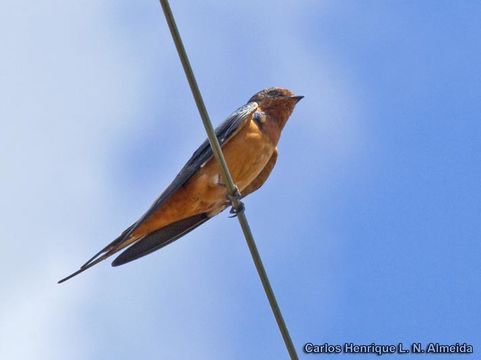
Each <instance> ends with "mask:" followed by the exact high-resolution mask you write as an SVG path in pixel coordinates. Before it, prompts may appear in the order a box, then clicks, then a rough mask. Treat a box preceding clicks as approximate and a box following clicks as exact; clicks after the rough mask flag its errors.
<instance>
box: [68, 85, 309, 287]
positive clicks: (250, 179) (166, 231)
mask: <svg viewBox="0 0 481 360" xmlns="http://www.w3.org/2000/svg"><path fill="white" fill-rule="evenodd" d="M302 98H303V96H295V95H294V94H293V93H292V92H291V91H289V90H287V89H282V88H276V87H273V88H268V89H264V90H262V91H259V92H258V93H256V94H255V95H254V96H252V97H251V98H250V99H249V101H248V102H247V104H245V105H243V106H241V107H240V108H239V109H237V110H236V111H235V112H233V113H232V114H231V115H230V116H229V117H228V118H227V119H226V120H225V121H224V122H223V123H222V124H221V125H220V126H219V127H217V128H216V130H215V133H216V136H217V139H218V140H219V143H220V145H221V146H222V151H223V153H224V157H225V159H226V162H227V165H228V167H229V169H230V171H231V174H232V177H233V179H234V182H235V184H236V186H237V188H238V190H239V193H240V196H241V197H245V196H247V195H249V194H250V193H252V192H254V191H256V190H257V189H259V188H260V187H261V186H262V185H263V184H264V182H265V181H266V180H267V178H268V177H269V175H270V173H271V171H272V169H273V168H274V165H275V164H276V160H277V143H278V142H279V138H280V135H281V131H282V129H283V128H284V125H285V124H286V122H287V120H288V118H289V116H290V115H291V113H292V111H293V110H294V107H295V106H296V104H297V103H298V102H299V101H300V100H301V99H302ZM230 203H231V202H230V200H229V197H228V194H227V189H226V186H225V184H224V183H223V182H222V176H221V173H220V168H219V165H218V163H217V161H216V160H215V158H214V157H213V153H212V149H211V147H210V144H209V142H208V141H207V140H206V141H204V143H202V145H200V147H199V148H198V149H197V150H196V151H195V152H194V154H193V155H192V157H191V158H190V159H189V161H187V164H185V166H184V167H183V168H182V169H181V170H180V172H179V174H178V175H177V176H176V177H175V179H174V181H172V183H171V184H170V185H169V186H168V187H167V189H165V191H164V192H163V193H162V194H161V195H160V197H159V198H158V199H157V200H156V201H155V202H154V203H153V204H152V206H151V207H150V208H149V209H148V210H147V212H146V213H145V214H144V215H143V216H142V217H141V218H140V219H139V220H138V221H136V222H135V223H134V224H132V225H131V226H129V227H128V228H127V229H126V230H125V231H124V232H122V234H120V236H119V237H118V238H116V239H115V240H114V241H112V242H111V243H110V244H108V245H107V246H106V247H104V248H103V249H102V250H100V251H99V252H98V253H97V254H95V255H94V256H93V257H92V258H91V259H90V260H89V261H87V262H86V263H85V264H84V265H82V266H81V267H80V269H79V270H77V271H76V272H74V273H73V274H71V275H69V276H67V277H66V278H64V279H62V280H60V281H59V283H62V282H64V281H66V280H68V279H70V278H72V277H74V276H75V275H78V274H80V273H81V272H83V271H85V270H87V269H88V268H90V267H92V266H94V265H96V264H98V263H99V262H101V261H103V260H105V259H106V258H108V257H109V256H111V255H113V254H115V253H117V252H118V251H120V250H122V249H125V248H127V249H126V250H124V251H123V252H122V253H121V254H120V255H119V256H118V257H117V258H116V259H115V260H114V261H113V262H112V266H118V265H123V264H125V263H128V262H130V261H132V260H136V259H138V258H140V257H142V256H144V255H147V254H150V253H151V252H153V251H155V250H158V249H160V248H161V247H163V246H165V245H167V244H170V243H171V242H173V241H175V240H177V239H179V238H180V237H182V236H184V235H185V234H187V233H189V232H190V231H192V230H194V229H195V228H196V227H198V226H199V225H202V224H203V223H205V222H206V221H207V220H209V219H211V218H212V217H214V216H216V215H217V214H219V213H220V212H222V211H223V210H224V209H225V208H226V207H228V206H229V205H230Z"/></svg>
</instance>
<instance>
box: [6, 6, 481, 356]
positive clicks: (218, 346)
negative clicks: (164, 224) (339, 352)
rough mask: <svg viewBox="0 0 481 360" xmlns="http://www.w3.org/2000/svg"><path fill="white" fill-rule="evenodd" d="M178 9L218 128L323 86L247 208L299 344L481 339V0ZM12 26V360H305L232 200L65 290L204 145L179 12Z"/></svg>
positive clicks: (114, 13)
mask: <svg viewBox="0 0 481 360" xmlns="http://www.w3.org/2000/svg"><path fill="white" fill-rule="evenodd" d="M171 5H172V8H173V11H174V14H175V15H176V18H177V22H178V26H179V28H180V31H181V34H182V35H183V38H184V42H185V45H186V48H187V51H188V53H189V55H190V58H191V62H192V65H193V67H194V70H195V72H196V74H197V79H198V82H199V85H200V88H201V90H202V91H203V94H204V99H205V102H206V105H207V108H208V110H209V113H210V115H211V118H212V120H213V121H214V123H215V124H218V123H220V122H221V121H222V120H223V119H224V118H225V117H226V116H227V115H228V114H229V113H230V112H231V111H233V110H234V109H235V108H237V107H238V106H240V105H242V104H243V103H245V102H246V101H247V99H249V98H250V96H252V95H253V94H254V93H255V92H257V91H258V90H260V89H262V88H265V87H269V86H283V87H287V88H289V89H292V90H293V91H294V92H296V93H297V94H301V95H305V99H304V100H303V101H302V102H300V103H299V105H298V107H297V109H296V110H295V112H294V114H293V116H292V117H291V119H290V121H289V123H288V124H287V126H286V128H285V130H284V133H283V136H282V139H281V142H280V145H279V160H278V164H277V167H276V168H275V170H274V171H273V173H272V175H271V178H270V179H269V181H268V182H267V183H266V185H265V186H264V187H263V188H262V190H260V191H259V192H257V193H256V194H254V195H252V196H251V197H250V198H248V199H247V200H246V207H247V216H248V218H249V220H250V223H251V227H252V229H253V232H254V234H255V237H256V240H257V244H258V247H259V250H260V252H261V254H262V256H263V259H264V264H265V266H266V269H267V272H268V274H269V275H270V279H271V283H272V285H273V287H274V289H275V291H276V294H277V297H278V301H279V304H280V306H281V308H282V310H283V313H284V317H285V319H286V322H287V324H288V326H289V329H290V332H291V335H292V338H293V341H294V343H295V344H296V346H297V348H298V351H299V354H300V355H301V357H309V356H307V355H304V354H302V351H301V349H302V346H303V344H304V343H306V342H313V343H319V344H323V343H325V342H329V343H333V344H339V343H341V344H342V343H344V342H355V343H360V344H363V343H371V342H376V343H380V344H386V343H388V344H390V343H398V342H405V343H410V342H424V343H426V342H429V341H435V342H442V343H456V342H468V343H471V344H473V345H474V347H475V353H478V354H479V351H480V350H479V349H480V347H481V339H480V336H479V329H480V328H481V310H480V307H479V299H480V298H481V287H480V286H479V285H480V281H479V279H480V274H481V265H480V261H479V258H480V255H481V244H480V238H481V226H480V224H481V191H480V184H481V167H480V163H481V122H480V113H481V65H480V64H481V43H480V41H479V39H480V38H481V27H480V26H479V18H480V17H481V4H479V3H478V2H475V1H463V2H461V1H460V2H449V1H423V2H420V1H363V2H358V1H296V2H275V1H263V2H253V1H243V2H239V3H227V2H216V1H199V2H190V1H175V2H174V1H173V2H172V4H171ZM0 34H1V35H0V39H1V41H0V44H1V45H0V46H1V49H2V56H1V57H0V68H1V71H0V84H1V85H0V96H1V99H2V101H1V106H0V122H1V131H0V149H1V151H0V165H1V169H2V180H1V182H2V190H1V197H2V202H1V203H0V214H1V219H2V229H3V234H2V235H3V236H2V238H3V240H2V241H0V254H1V258H2V259H1V262H0V270H1V274H2V292H1V293H0V348H1V349H2V353H3V354H4V356H5V358H8V359H33V358H35V359H66V358H68V359H104V358H116V359H131V358H133V357H136V358H137V357H139V358H144V359H158V358H165V359H213V358H219V359H246V358H255V359H274V358H275V359H282V358H287V355H286V352H285V349H284V347H283V343H282V339H281V337H280V335H279V333H278V330H277V328H276V325H275V321H274V319H273V316H272V315H271V313H270V309H269V306H268V303H267V300H266V299H265V296H264V293H263V291H262V288H261V285H260V282H259V280H258V278H257V274H256V272H255V268H254V266H253V263H252V260H251V259H250V255H249V252H248V250H247V246H246V244H245V241H244V239H243V237H242V235H241V231H240V229H239V226H238V224H237V221H235V220H232V219H229V218H228V217H227V214H221V215H220V216H219V217H218V218H216V219H215V220H212V221H210V222H209V223H207V224H205V225H204V226H202V227H201V228H199V229H197V230H196V231H195V232H193V233H192V234H189V235H188V236H186V237H184V238H182V239H181V240H179V241H177V242H175V243H174V244H172V245H170V246H168V247H166V248H165V249H163V250H162V251H159V252H156V253H155V254H152V255H150V256H148V257H146V258H143V259H142V260H140V261H137V262H134V263H131V264H128V265H126V266H123V267H120V268H111V267H110V266H109V263H105V264H102V265H99V266H97V267H96V268H94V269H91V270H90V271H88V272H87V273H85V274H83V275H82V276H80V277H77V278H75V279H74V280H71V281H69V282H67V283H65V284H64V285H62V286H59V285H57V284H56V281H57V280H58V279H59V278H60V277H62V276H64V275H66V274H67V273H69V272H70V271H72V270H75V269H76V268H77V267H78V266H79V265H80V264H82V263H83V262H84V261H85V260H87V259H88V258H89V257H90V256H91V255H93V254H94V253H95V252H96V251H97V250H99V249H100V248H101V247H102V246H103V245H105V244H106V243H107V242H109V241H110V240H112V239H113V238H115V237H116V236H117V235H118V233H119V232H121V231H122V230H123V229H124V228H125V227H126V226H128V225H129V224H130V223H131V222H132V221H134V220H135V219H136V218H137V217H138V216H139V215H141V214H142V213H143V211H144V210H145V209H146V208H147V207H148V206H149V205H150V204H151V203H152V202H153V200H154V199H155V198H156V197H157V196H158V195H159V194H160V192H161V191H162V190H163V189H164V188H165V186H167V185H168V184H169V182H170V181H171V180H172V178H173V177H174V176H175V174H176V173H177V171H178V170H179V169H180V168H181V166H182V165H183V163H184V162H185V161H186V160H187V159H188V157H189V156H190V155H191V154H192V152H193V151H194V150H195V148H196V147H197V146H198V144H200V142H201V141H203V139H204V138H205V134H204V130H203V127H202V124H201V121H200V119H199V116H198V114H197V110H196V108H195V106H194V102H193V100H192V98H191V95H190V92H189V89H188V86H187V82H186V80H185V77H184V74H183V72H182V69H181V66H180V63H179V61H178V59H177V54H176V52H175V49H174V46H173V44H172V41H171V39H170V34H169V33H168V30H167V26H166V24H165V20H164V18H163V15H162V13H161V9H160V5H159V4H158V3H157V2H155V1H137V2H135V3H132V2H127V1H102V2H94V1H84V2H80V3H79V2H76V3H71V2H69V3H67V2H58V1H47V2H43V3H40V2H33V1H24V2H15V1H5V2H2V4H1V5H0ZM333 357H336V356H334V355H333ZM337 357H339V356H337ZM388 357H390V358H395V357H396V356H388ZM343 358H348V357H343ZM402 358H404V357H402ZM453 358H454V357H453ZM467 358H468V359H470V358H476V354H474V355H471V356H468V357H467Z"/></svg>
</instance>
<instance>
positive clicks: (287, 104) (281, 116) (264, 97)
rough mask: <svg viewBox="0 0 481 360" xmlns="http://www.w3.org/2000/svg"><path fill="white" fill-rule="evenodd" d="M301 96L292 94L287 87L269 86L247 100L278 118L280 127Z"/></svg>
mask: <svg viewBox="0 0 481 360" xmlns="http://www.w3.org/2000/svg"><path fill="white" fill-rule="evenodd" d="M303 97H304V96H296V95H294V94H293V93H292V91H290V90H288V89H283V88H279V87H271V88H268V89H264V90H261V91H259V92H258V93H257V94H255V95H254V96H252V97H251V98H250V99H249V101H248V102H256V103H257V104H258V105H259V108H260V109H261V110H262V111H263V112H265V113H267V114H269V115H271V116H272V117H273V118H275V119H278V121H279V125H280V126H281V128H282V127H283V126H284V124H285V123H286V121H287V119H288V118H289V116H290V115H291V113H292V111H293V110H294V107H295V106H296V104H297V103H298V102H299V101H300V100H301V99H302V98H303Z"/></svg>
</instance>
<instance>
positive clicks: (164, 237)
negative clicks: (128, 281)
mask: <svg viewBox="0 0 481 360" xmlns="http://www.w3.org/2000/svg"><path fill="white" fill-rule="evenodd" d="M209 219H210V217H209V216H207V214H198V215H194V216H191V217H189V218H186V219H183V220H180V221H176V222H175V223H172V224H169V225H167V226H164V227H163V228H162V229H160V230H157V231H154V232H153V233H151V234H149V235H147V236H146V237H143V238H142V239H141V240H139V241H138V242H136V243H135V244H133V245H132V246H129V247H128V248H127V250H125V251H124V252H122V253H121V254H120V255H119V256H117V257H116V258H115V260H114V261H113V262H112V266H119V265H123V264H126V263H128V262H130V261H133V260H136V259H138V258H141V257H142V256H145V255H148V254H150V253H151V252H154V251H156V250H159V249H160V248H162V247H164V246H166V245H168V244H170V243H171V242H173V241H175V240H177V239H179V238H180V237H182V236H184V235H185V234H187V233H189V232H191V231H192V230H194V229H195V228H196V227H198V226H200V225H202V224H203V223H205V222H206V221H207V220H209Z"/></svg>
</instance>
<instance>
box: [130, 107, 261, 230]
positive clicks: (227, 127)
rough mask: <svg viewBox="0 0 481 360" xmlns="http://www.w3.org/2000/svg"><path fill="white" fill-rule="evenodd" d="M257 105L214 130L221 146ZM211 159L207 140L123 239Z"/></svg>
mask: <svg viewBox="0 0 481 360" xmlns="http://www.w3.org/2000/svg"><path fill="white" fill-rule="evenodd" d="M257 106H258V105H257V103H255V102H250V103H247V104H246V105H244V106H241V107H240V108H238V109H237V110H236V111H234V112H233V113H232V114H231V115H229V117H228V118H227V119H226V120H225V121H224V122H223V123H222V124H221V125H219V126H218V127H217V128H216V129H215V133H216V136H217V139H218V140H219V143H220V145H221V146H222V145H223V144H225V143H226V142H227V141H229V140H230V139H231V138H232V137H233V136H234V135H235V134H236V133H237V132H238V131H239V130H240V129H241V128H242V127H243V126H244V125H245V124H247V123H248V122H249V121H250V120H251V119H252V115H253V114H254V112H255V111H256V109H257ZM212 157H213V152H212V148H211V147H210V143H209V140H208V139H207V140H205V141H204V142H203V143H202V145H200V147H199V148H198V149H197V150H196V151H195V152H194V154H193V155H192V157H191V158H190V159H189V161H187V164H185V165H184V167H183V168H182V169H181V170H180V172H179V174H178V175H177V176H176V177H175V179H174V180H173V181H172V183H171V184H170V185H169V186H168V187H167V189H165V190H164V192H163V193H162V194H161V195H160V196H159V198H158V199H157V200H155V202H154V203H153V204H152V206H151V207H150V208H149V210H147V212H146V213H145V214H144V215H142V217H141V218H140V219H139V220H138V221H137V222H136V223H135V224H134V226H132V227H131V228H129V229H128V232H126V233H125V235H124V238H126V237H128V236H129V235H130V234H131V233H132V232H133V231H135V229H137V227H139V226H140V225H141V224H142V222H143V221H144V220H145V219H147V218H148V217H149V216H150V215H151V214H152V213H154V212H156V211H157V210H158V209H159V208H160V207H161V206H162V205H163V204H164V203H165V202H166V200H168V199H169V198H170V197H171V196H172V194H174V193H175V192H176V191H177V190H178V189H179V188H180V187H181V186H182V185H184V184H185V183H186V182H187V181H188V180H189V179H190V178H191V177H192V176H193V175H194V174H195V173H196V172H197V171H198V170H199V169H200V167H201V166H202V164H204V163H206V162H207V161H209V160H210V159H211V158H212Z"/></svg>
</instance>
